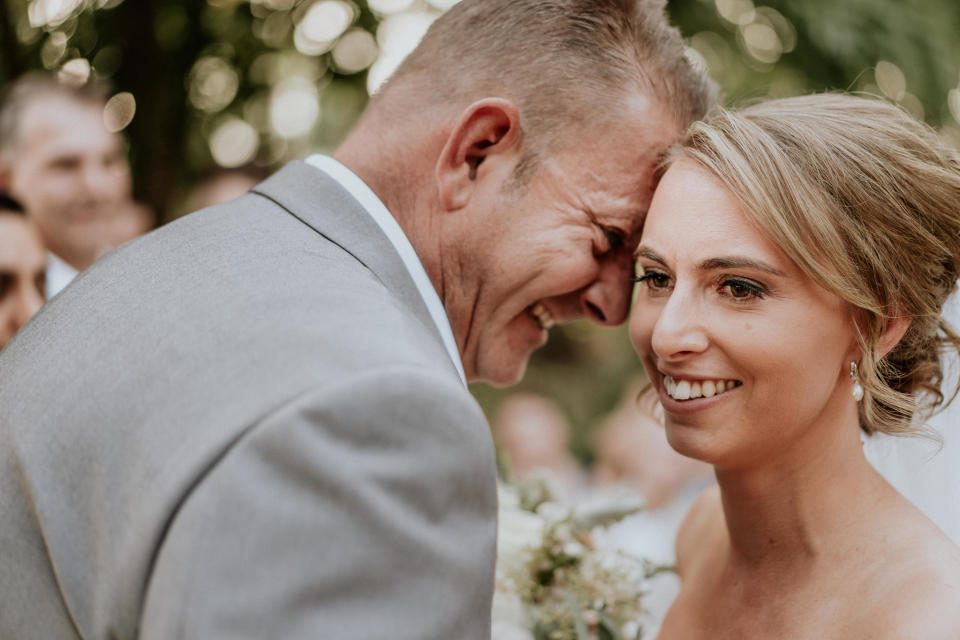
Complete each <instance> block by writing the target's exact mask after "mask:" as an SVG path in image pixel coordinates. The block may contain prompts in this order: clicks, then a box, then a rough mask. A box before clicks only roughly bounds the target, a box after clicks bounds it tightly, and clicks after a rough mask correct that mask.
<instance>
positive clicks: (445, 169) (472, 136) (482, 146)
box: [436, 98, 521, 211]
mask: <svg viewBox="0 0 960 640" xmlns="http://www.w3.org/2000/svg"><path fill="white" fill-rule="evenodd" d="M520 139H521V135H520V113H519V111H518V110H517V107H516V105H514V104H513V103H512V102H510V101H509V100H504V99H502V98H484V99H483V100H479V101H477V102H474V103H473V104H471V105H470V106H469V107H467V108H466V109H465V110H464V111H463V113H461V114H460V116H459V117H458V118H457V121H456V122H455V123H454V126H453V129H452V130H451V131H450V134H449V135H448V136H447V141H446V143H445V144H444V146H443V150H442V151H441V152H440V158H439V159H438V160H437V167H436V178H437V186H438V188H439V190H440V202H441V203H442V204H443V207H444V208H445V209H446V210H447V211H455V210H457V209H461V208H463V207H464V206H466V204H467V202H469V200H470V196H471V194H472V193H473V190H474V188H475V187H476V184H477V181H478V180H479V179H480V178H482V177H484V175H488V174H489V173H490V168H491V167H490V165H491V162H493V161H494V160H495V159H503V160H507V161H509V162H511V163H513V162H515V161H516V158H515V156H516V154H517V153H518V152H519V150H520ZM511 170H512V164H511Z"/></svg>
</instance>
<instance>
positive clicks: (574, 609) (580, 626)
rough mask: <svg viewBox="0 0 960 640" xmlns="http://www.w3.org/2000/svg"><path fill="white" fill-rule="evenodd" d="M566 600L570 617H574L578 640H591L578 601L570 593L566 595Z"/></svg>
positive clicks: (574, 628) (574, 627)
mask: <svg viewBox="0 0 960 640" xmlns="http://www.w3.org/2000/svg"><path fill="white" fill-rule="evenodd" d="M564 600H566V603H567V608H568V609H569V610H570V615H572V616H573V630H574V631H575V632H576V634H577V640H591V638H590V631H589V629H588V628H587V621H586V620H584V619H583V611H581V609H580V604H579V603H578V602H577V599H576V598H575V597H574V596H573V594H572V593H570V592H569V591H568V592H567V593H566V594H565V595H564Z"/></svg>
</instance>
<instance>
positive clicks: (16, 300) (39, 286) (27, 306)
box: [0, 211, 46, 349]
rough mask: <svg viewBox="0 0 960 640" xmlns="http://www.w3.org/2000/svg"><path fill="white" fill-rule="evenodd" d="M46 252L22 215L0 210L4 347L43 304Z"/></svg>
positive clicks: (1, 344)
mask: <svg viewBox="0 0 960 640" xmlns="http://www.w3.org/2000/svg"><path fill="white" fill-rule="evenodd" d="M45 281H46V252H45V251H44V249H43V245H42V244H41V242H40V236H39V235H38V234H37V231H36V229H35V228H34V227H33V225H32V224H30V222H29V221H28V220H27V219H26V218H24V217H23V216H21V215H17V214H14V213H10V212H3V211H0V349H2V348H3V347H4V345H6V344H7V342H9V341H10V338H12V337H13V334H15V333H16V332H17V330H18V329H19V328H20V327H22V326H23V325H24V323H26V321H27V320H29V319H30V317H31V316H32V315H33V314H35V313H36V312H37V310H38V309H39V308H40V307H41V306H42V305H43V288H44V284H45Z"/></svg>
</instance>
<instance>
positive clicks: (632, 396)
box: [593, 378, 715, 637]
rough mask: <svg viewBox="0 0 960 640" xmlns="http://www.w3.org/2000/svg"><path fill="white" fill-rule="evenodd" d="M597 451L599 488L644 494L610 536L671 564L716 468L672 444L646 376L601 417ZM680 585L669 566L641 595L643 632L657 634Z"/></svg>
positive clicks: (643, 555)
mask: <svg viewBox="0 0 960 640" xmlns="http://www.w3.org/2000/svg"><path fill="white" fill-rule="evenodd" d="M595 451H596V460H595V462H594V467H593V469H594V479H595V484H596V487H597V490H599V491H603V490H610V489H611V488H614V487H624V488H627V489H630V490H633V491H637V492H639V493H640V494H642V495H643V499H644V504H645V507H644V510H643V511H640V512H639V513H636V514H633V515H631V516H627V517H626V518H624V519H623V520H621V521H620V522H618V523H617V524H615V525H613V526H612V527H611V528H610V530H609V532H608V533H607V539H608V541H609V542H610V543H611V544H613V545H614V546H616V547H617V548H620V549H622V550H623V551H626V552H627V553H629V554H631V555H633V556H636V557H638V558H645V559H647V560H650V561H651V562H653V563H655V564H658V565H662V566H673V565H674V564H675V563H676V553H675V552H674V539H675V537H676V533H677V529H678V528H679V527H680V523H681V522H682V521H683V518H684V516H685V515H686V513H687V511H688V510H689V509H690V507H691V505H692V504H693V502H694V501H695V500H696V499H697V496H699V495H700V493H701V492H702V491H703V489H704V488H705V487H707V486H709V485H711V484H713V483H714V482H715V479H714V475H713V468H712V467H711V466H710V465H708V464H706V463H704V462H701V461H700V460H694V459H692V458H687V457H685V456H682V455H680V454H679V453H677V452H676V451H674V450H673V449H672V448H671V447H670V445H669V444H668V443H667V439H666V436H665V434H664V429H663V408H662V407H661V406H660V403H659V401H658V400H657V398H656V396H655V395H654V394H653V393H652V392H651V390H650V389H649V385H648V384H647V383H646V381H645V379H644V378H639V379H635V380H633V381H632V382H631V383H630V384H629V385H627V387H626V390H625V391H624V394H623V397H622V399H621V400H620V403H619V404H618V405H617V407H616V408H615V409H614V410H613V411H612V412H611V413H609V414H608V415H607V416H606V417H605V418H603V419H602V420H601V421H600V423H599V426H598V429H597V431H596V438H595ZM679 591H680V581H679V580H678V578H677V576H676V574H674V573H671V572H668V573H660V574H658V575H657V576H656V577H655V578H654V579H653V580H651V581H650V582H649V584H648V585H647V595H646V596H644V599H643V605H644V609H645V610H646V613H647V616H646V618H645V619H644V631H645V633H644V637H647V633H649V634H650V636H649V637H655V636H656V633H657V629H658V627H659V624H660V621H661V620H662V619H663V616H664V615H665V614H666V612H667V609H668V608H669V607H670V604H671V603H672V602H673V600H674V598H675V597H676V595H677V593H678V592H679Z"/></svg>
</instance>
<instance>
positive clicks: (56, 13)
mask: <svg viewBox="0 0 960 640" xmlns="http://www.w3.org/2000/svg"><path fill="white" fill-rule="evenodd" d="M82 5H83V0H33V1H32V2H31V3H30V7H29V8H28V9H27V16H28V18H29V20H30V24H31V25H32V26H34V27H56V26H58V25H61V24H63V23H64V22H66V21H67V19H69V18H70V17H71V16H73V14H74V13H75V12H76V11H77V10H78V9H80V8H82Z"/></svg>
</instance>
